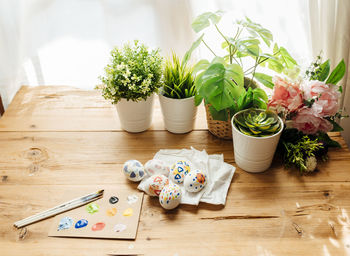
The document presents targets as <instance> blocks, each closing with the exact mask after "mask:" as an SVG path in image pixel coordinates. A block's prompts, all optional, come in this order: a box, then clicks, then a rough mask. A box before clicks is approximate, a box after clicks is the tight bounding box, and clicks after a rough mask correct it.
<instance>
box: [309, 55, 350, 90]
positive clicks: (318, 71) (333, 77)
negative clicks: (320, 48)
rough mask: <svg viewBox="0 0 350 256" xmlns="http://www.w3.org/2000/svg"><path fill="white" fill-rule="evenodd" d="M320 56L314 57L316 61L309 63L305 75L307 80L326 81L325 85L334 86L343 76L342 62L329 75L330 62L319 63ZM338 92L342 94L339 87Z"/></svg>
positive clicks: (343, 64)
mask: <svg viewBox="0 0 350 256" xmlns="http://www.w3.org/2000/svg"><path fill="white" fill-rule="evenodd" d="M321 59H322V57H321V54H320V55H318V56H317V57H316V60H315V61H314V62H313V63H311V65H310V67H309V68H308V70H306V72H305V75H306V78H307V79H308V80H318V81H326V82H325V83H326V84H333V85H336V84H337V83H338V82H339V81H340V80H341V79H342V78H343V77H344V75H345V72H346V65H345V62H344V60H341V61H340V62H339V63H338V65H337V66H336V67H335V68H334V70H333V71H332V72H331V74H330V75H329V73H330V60H326V61H325V62H323V63H321ZM339 91H340V92H342V88H341V86H339Z"/></svg>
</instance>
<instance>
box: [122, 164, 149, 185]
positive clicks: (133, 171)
mask: <svg viewBox="0 0 350 256" xmlns="http://www.w3.org/2000/svg"><path fill="white" fill-rule="evenodd" d="M123 172H124V174H125V176H126V177H127V178H128V179H129V180H131V181H135V182H137V181H140V180H142V179H143V178H144V177H145V168H144V167H143V165H142V164H141V163H140V162H139V161H137V160H128V161H126V162H125V163H124V166H123Z"/></svg>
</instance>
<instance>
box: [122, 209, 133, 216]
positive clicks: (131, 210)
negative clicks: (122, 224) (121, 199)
mask: <svg viewBox="0 0 350 256" xmlns="http://www.w3.org/2000/svg"><path fill="white" fill-rule="evenodd" d="M133 213H134V211H133V209H132V208H128V209H126V210H125V211H124V212H123V216H126V217H130V216H132V215H133Z"/></svg>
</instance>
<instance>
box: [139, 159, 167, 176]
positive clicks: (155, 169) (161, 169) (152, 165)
mask: <svg viewBox="0 0 350 256" xmlns="http://www.w3.org/2000/svg"><path fill="white" fill-rule="evenodd" d="M169 169H170V168H169V166H168V165H167V164H166V163H165V162H164V161H162V160H159V159H151V160H149V161H148V162H147V163H146V164H145V171H146V173H147V174H148V175H149V176H152V175H155V174H158V175H165V176H168V174H169Z"/></svg>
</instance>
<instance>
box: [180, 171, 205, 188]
mask: <svg viewBox="0 0 350 256" xmlns="http://www.w3.org/2000/svg"><path fill="white" fill-rule="evenodd" d="M207 181H208V178H207V175H205V174H204V173H203V172H202V171H200V170H192V171H190V172H189V173H188V174H187V175H186V177H185V181H184V187H185V189H186V190H187V191H188V192H199V191H201V190H202V189H203V188H204V186H205V185H206V184H207Z"/></svg>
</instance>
